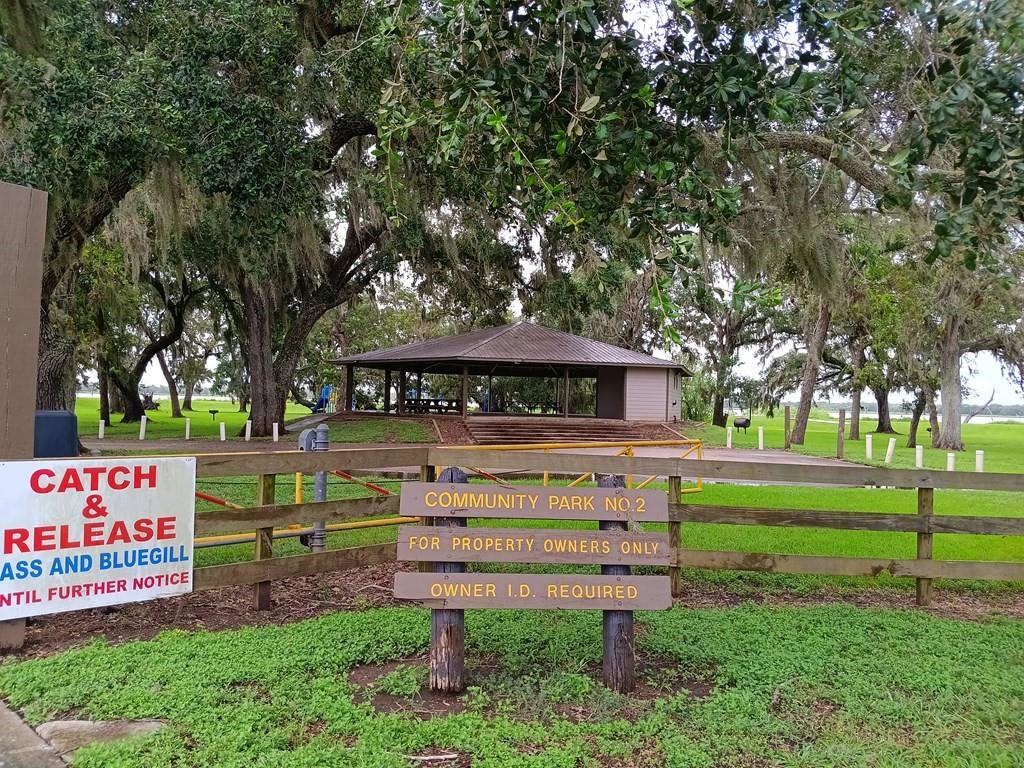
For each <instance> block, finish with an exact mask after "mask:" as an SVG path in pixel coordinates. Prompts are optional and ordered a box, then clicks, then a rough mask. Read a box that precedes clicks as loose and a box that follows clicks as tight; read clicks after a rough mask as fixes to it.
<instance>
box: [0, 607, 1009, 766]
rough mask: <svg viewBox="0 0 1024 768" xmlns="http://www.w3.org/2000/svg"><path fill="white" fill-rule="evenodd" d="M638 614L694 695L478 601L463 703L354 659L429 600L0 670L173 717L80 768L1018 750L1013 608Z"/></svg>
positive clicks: (50, 708) (905, 756) (968, 762)
mask: <svg viewBox="0 0 1024 768" xmlns="http://www.w3.org/2000/svg"><path fill="white" fill-rule="evenodd" d="M640 618H641V623H640V631H639V632H638V638H639V639H638V644H639V651H640V652H641V654H648V655H656V656H657V657H659V658H660V659H661V660H662V663H663V664H664V663H666V662H667V663H669V664H671V665H673V667H674V668H675V669H678V671H679V673H680V674H681V675H683V676H685V677H693V678H696V679H705V680H707V681H710V682H711V684H712V688H711V691H710V694H709V695H708V696H707V697H706V698H692V697H691V696H690V695H689V694H688V693H687V692H686V691H685V690H683V691H680V692H679V693H676V694H671V692H668V693H667V694H666V696H665V697H663V698H660V699H657V700H644V701H638V700H636V699H631V700H629V701H626V700H623V699H622V698H620V697H617V696H615V695H614V694H611V693H609V692H608V691H606V690H605V689H603V688H602V687H601V686H600V685H598V684H596V683H594V682H592V680H591V679H590V678H589V677H587V676H585V675H583V674H581V673H582V672H583V670H584V668H585V666H586V665H588V664H593V663H596V662H597V661H598V660H599V658H600V634H601V631H600V628H601V618H600V615H599V614H597V613H591V612H586V613H555V612H545V613H530V612H512V611H504V612H468V638H469V644H470V650H469V654H470V657H471V659H472V658H480V657H486V658H500V660H501V665H500V667H499V669H500V671H498V672H496V673H494V676H493V677H492V678H490V679H488V680H487V681H486V682H484V683H483V684H482V685H480V686H479V687H478V688H475V689H471V690H470V692H469V693H468V694H467V696H466V698H465V703H466V705H467V706H466V710H465V711H464V712H461V713H459V714H455V715H449V716H446V717H435V718H433V719H428V720H420V719H417V718H416V717H414V716H412V715H409V714H379V713H377V712H375V711H374V709H373V708H372V707H371V706H370V705H369V704H368V703H366V698H365V696H364V695H363V694H362V692H361V691H359V690H357V687H356V686H355V685H353V684H352V683H350V682H349V681H348V676H347V673H348V671H349V670H351V669H352V668H353V667H355V666H357V665H361V664H368V663H383V662H386V661H389V660H396V659H403V658H408V657H411V656H414V655H416V654H420V653H422V652H423V651H424V650H425V648H426V645H427V642H428V631H429V630H428V615H427V613H426V611H423V610H419V609H412V608H393V609H379V610H372V611H367V612H362V613H338V614H334V615H330V616H324V617H321V618H317V619H314V620H311V621H306V622H303V623H300V624H293V625H288V626H282V627H264V628H258V629H243V630H237V631H232V632H222V633H203V632H200V633H185V632H180V631H175V632H167V633H165V634H163V635H160V636H159V637H157V638H156V639H154V640H152V641H148V642H137V643H130V644H126V645H122V646H106V645H102V644H99V643H96V644H93V645H90V646H88V647H86V648H83V649H79V650H74V651H68V652H65V653H62V654H60V655H57V656H54V657H51V658H48V659H41V660H33V661H25V662H20V663H8V664H5V665H3V666H0V691H2V693H3V695H4V696H5V698H6V699H7V701H8V702H9V703H10V704H11V705H12V706H14V707H17V708H19V709H22V710H23V711H24V713H25V716H26V717H27V718H28V719H29V720H30V721H31V722H33V723H38V722H41V721H44V720H47V719H50V718H53V717H59V716H62V715H72V714H73V715H74V716H77V717H86V718H91V719H104V718H123V717H126V718H146V717H155V718H163V719H166V720H167V721H168V722H169V724H170V727H169V728H168V729H166V730H165V731H163V732H161V733H159V734H157V735H155V736H152V737H148V738H145V739H142V740H135V741H128V742H121V743H117V744H112V745H105V746H94V747H90V748H87V749H85V750H82V751H81V752H79V753H78V754H77V755H76V759H75V765H76V766H79V767H80V768H93V767H95V766H102V767H103V768H134V767H136V766H137V767H138V768H142V767H143V766H145V768H150V767H151V766H152V768H160V767H161V766H178V767H183V766H245V768H255V767H259V766H268V767H269V766H295V767H296V768H298V767H300V766H346V767H347V766H351V767H352V768H407V766H410V765H413V763H412V761H410V760H409V758H408V757H407V756H408V755H418V754H424V753H425V752H426V751H427V750H429V749H431V748H434V749H441V750H446V751H448V750H450V751H455V752H459V753H464V754H465V753H469V754H472V756H473V757H472V760H473V766H474V768H517V767H520V766H522V767H523V768H585V767H591V766H592V767H594V768H598V767H599V766H625V765H629V766H637V768H644V767H645V766H647V767H650V768H653V766H667V767H669V768H698V767H707V768H710V767H711V766H726V765H728V766H737V765H743V766H748V765H757V766H761V765H784V766H807V767H808V768H811V767H812V766H813V767H815V768H820V767H822V766H865V767H866V766H893V767H895V766H901V767H904V766H911V767H913V766H985V767H986V768H1001V767H1002V766H1006V767H1007V768H1010V767H1011V766H1021V765H1024V623H1022V622H1019V621H1010V620H1004V621H996V622H993V623H989V624H977V623H969V622H958V621H949V620H944V619H939V618H935V617H932V616H929V615H927V614H923V613H917V612H900V611H882V610H860V609H856V608H853V607H850V606H847V605H833V606H828V607H820V608H766V607H756V606H751V605H745V606H741V607H739V608H733V609H715V610H687V609H681V608H676V609H673V610H671V611H668V612H665V613H654V614H641V615H640ZM477 682H479V681H477ZM392 683H395V681H390V682H387V683H385V684H386V685H391V684H392ZM392 687H393V688H394V689H395V690H396V691H397V692H399V693H401V692H403V691H404V692H405V693H409V694H411V695H412V696H413V697H415V696H417V695H418V694H416V693H412V691H415V690H416V686H414V685H405V683H404V682H403V684H402V685H397V684H395V685H393V686H392ZM565 702H572V703H574V704H575V705H577V709H576V711H580V712H586V713H589V714H588V715H586V716H585V717H583V718H582V719H581V718H579V717H573V716H567V715H566V714H564V712H565V710H564V706H562V705H564V704H565ZM627 718H628V719H627Z"/></svg>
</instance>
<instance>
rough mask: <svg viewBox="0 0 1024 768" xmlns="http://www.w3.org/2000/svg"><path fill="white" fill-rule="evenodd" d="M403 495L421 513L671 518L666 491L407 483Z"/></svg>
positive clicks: (405, 504) (408, 511) (408, 508)
mask: <svg viewBox="0 0 1024 768" xmlns="http://www.w3.org/2000/svg"><path fill="white" fill-rule="evenodd" d="M401 498H402V514H403V515H411V516H417V517H498V518H501V517H505V518H547V519H552V520H620V521H627V520H633V521H637V522H644V521H647V522H660V523H664V522H667V521H668V497H667V496H666V494H665V493H664V491H634V490H628V489H626V488H527V487H520V488H516V487H503V486H481V485H466V484H451V485H446V484H439V483H406V484H405V485H403V486H402V497H401Z"/></svg>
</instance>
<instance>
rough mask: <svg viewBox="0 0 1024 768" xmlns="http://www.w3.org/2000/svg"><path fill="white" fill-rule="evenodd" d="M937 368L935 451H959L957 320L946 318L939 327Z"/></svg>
mask: <svg viewBox="0 0 1024 768" xmlns="http://www.w3.org/2000/svg"><path fill="white" fill-rule="evenodd" d="M939 355H940V358H939V368H940V369H941V370H940V373H941V374H942V388H941V390H940V394H941V400H942V426H941V431H940V432H939V439H938V441H937V443H936V444H935V447H936V448H941V449H943V450H946V451H962V450H963V449H964V441H963V439H962V438H961V434H960V407H961V405H962V400H963V390H962V389H961V387H962V383H961V381H960V357H961V352H960V318H959V317H957V316H956V315H950V316H948V317H947V318H946V321H945V323H944V324H943V328H942V346H941V348H940V350H939Z"/></svg>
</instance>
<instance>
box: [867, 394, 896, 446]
mask: <svg viewBox="0 0 1024 768" xmlns="http://www.w3.org/2000/svg"><path fill="white" fill-rule="evenodd" d="M871 391H872V392H873V393H874V395H875V402H876V403H878V426H877V427H875V432H883V433H885V434H887V435H892V434H895V433H896V430H895V429H893V428H892V418H891V417H890V415H889V388H888V387H872V388H871Z"/></svg>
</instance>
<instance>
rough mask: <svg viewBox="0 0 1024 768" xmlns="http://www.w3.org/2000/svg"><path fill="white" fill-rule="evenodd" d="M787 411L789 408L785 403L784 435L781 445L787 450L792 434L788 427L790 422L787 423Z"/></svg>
mask: <svg viewBox="0 0 1024 768" xmlns="http://www.w3.org/2000/svg"><path fill="white" fill-rule="evenodd" d="M789 411H790V408H789V406H788V405H787V406H786V408H785V416H784V419H785V437H784V440H783V445H784V446H785V449H786V450H787V451H788V450H789V447H790V444H791V443H790V438H791V436H792V431H791V429H790V424H789Z"/></svg>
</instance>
